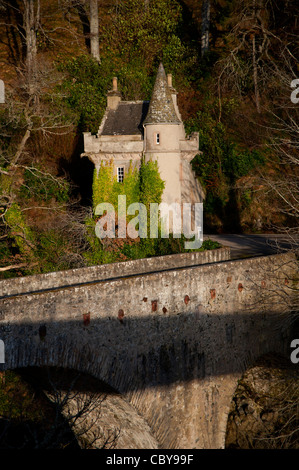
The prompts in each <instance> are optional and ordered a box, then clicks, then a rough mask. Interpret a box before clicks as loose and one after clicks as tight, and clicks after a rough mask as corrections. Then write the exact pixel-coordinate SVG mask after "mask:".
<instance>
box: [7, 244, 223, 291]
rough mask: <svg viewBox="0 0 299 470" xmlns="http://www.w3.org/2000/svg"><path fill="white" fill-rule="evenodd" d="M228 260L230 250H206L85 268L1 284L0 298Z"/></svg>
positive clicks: (9, 280)
mask: <svg viewBox="0 0 299 470" xmlns="http://www.w3.org/2000/svg"><path fill="white" fill-rule="evenodd" d="M229 259H230V248H229V247H223V248H218V249H216V250H206V251H201V252H200V251H198V252H191V253H178V254H175V255H166V256H155V257H152V258H144V259H136V260H131V261H123V262H119V263H110V264H102V265H97V266H90V267H87V268H77V269H69V270H67V271H57V272H51V273H47V274H37V275H33V276H26V277H20V278H13V279H11V278H10V279H5V280H2V281H0V298H1V297H4V296H10V295H18V294H23V293H30V292H36V291H42V290H48V289H57V288H60V287H65V286H76V285H83V284H88V283H92V282H96V281H100V280H103V279H106V280H108V279H115V278H120V277H124V276H132V275H136V274H144V273H151V272H152V273H153V272H158V271H164V270H169V269H178V268H182V267H188V266H199V265H202V264H209V263H216V262H220V261H227V260H229Z"/></svg>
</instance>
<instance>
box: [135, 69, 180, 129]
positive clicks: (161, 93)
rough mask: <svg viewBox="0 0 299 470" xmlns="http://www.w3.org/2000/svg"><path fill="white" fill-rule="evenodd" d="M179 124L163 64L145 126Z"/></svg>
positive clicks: (158, 74) (159, 71)
mask: <svg viewBox="0 0 299 470" xmlns="http://www.w3.org/2000/svg"><path fill="white" fill-rule="evenodd" d="M159 123H165V124H166V123H171V124H179V123H180V120H179V118H178V116H177V114H176V112H175V108H174V104H173V101H172V97H171V92H170V89H169V87H168V84H167V79H166V74H165V70H164V67H163V64H162V62H161V63H160V65H159V69H158V73H157V77H156V81H155V85H154V89H153V94H152V99H151V101H150V105H149V110H148V113H147V116H146V118H145V120H144V122H143V124H159Z"/></svg>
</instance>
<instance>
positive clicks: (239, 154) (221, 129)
mask: <svg viewBox="0 0 299 470" xmlns="http://www.w3.org/2000/svg"><path fill="white" fill-rule="evenodd" d="M231 109H233V108H231ZM188 127H189V130H190V131H191V130H192V131H198V132H199V150H201V152H202V153H201V154H199V155H197V156H196V157H195V159H194V160H193V162H192V164H193V168H194V170H195V171H196V174H197V176H198V177H199V179H200V182H201V184H202V186H203V187H204V188H205V189H206V192H207V194H206V200H205V210H206V211H208V212H213V210H215V208H216V206H217V205H218V206H219V205H220V206H222V207H224V206H225V205H226V203H227V202H228V200H229V191H230V188H231V186H232V185H233V184H234V182H235V181H236V180H237V179H238V178H240V177H243V176H246V175H248V174H249V173H250V171H252V170H253V169H254V168H256V167H257V166H259V165H263V164H264V162H265V157H264V155H263V154H262V153H261V152H259V151H257V150H251V151H250V150H249V149H243V148H240V146H239V145H238V144H237V143H236V142H235V141H233V140H232V139H231V138H230V137H229V136H228V135H227V130H226V128H225V126H224V124H223V123H221V122H217V121H216V120H215V119H214V118H213V117H212V115H211V114H210V113H208V112H200V113H198V114H197V117H196V118H193V119H191V120H190V121H189V123H188Z"/></svg>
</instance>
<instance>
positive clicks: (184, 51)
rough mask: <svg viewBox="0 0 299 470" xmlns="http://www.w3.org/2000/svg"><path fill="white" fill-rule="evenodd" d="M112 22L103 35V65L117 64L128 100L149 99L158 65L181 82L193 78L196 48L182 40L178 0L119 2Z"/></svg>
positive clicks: (115, 66)
mask: <svg viewBox="0 0 299 470" xmlns="http://www.w3.org/2000/svg"><path fill="white" fill-rule="evenodd" d="M110 15H111V20H112V21H111V23H110V24H109V25H107V26H106V27H103V28H102V30H101V32H100V42H101V43H102V44H105V47H104V48H103V52H102V58H103V63H104V62H105V61H106V60H107V61H109V62H110V63H113V64H114V73H116V74H117V76H118V78H119V83H120V86H121V91H122V93H123V96H124V98H125V99H142V98H143V99H144V98H145V97H147V98H150V92H151V88H152V85H153V80H154V78H155V74H156V70H157V67H158V64H159V62H160V61H161V60H162V61H163V63H164V66H165V68H166V69H168V70H170V71H171V72H172V73H175V74H176V80H177V82H180V83H184V84H186V83H188V82H189V80H190V79H191V78H192V75H193V73H194V69H195V67H194V66H195V63H196V59H197V49H196V48H195V47H194V48H193V46H192V45H191V44H188V45H187V44H186V42H184V41H183V39H182V38H183V30H182V28H183V10H182V7H181V5H180V2H179V1H177V0H151V1H150V2H149V5H148V8H145V5H144V1H143V0H128V1H126V2H121V3H119V4H118V5H117V6H116V7H115V8H113V9H112V10H111V12H110Z"/></svg>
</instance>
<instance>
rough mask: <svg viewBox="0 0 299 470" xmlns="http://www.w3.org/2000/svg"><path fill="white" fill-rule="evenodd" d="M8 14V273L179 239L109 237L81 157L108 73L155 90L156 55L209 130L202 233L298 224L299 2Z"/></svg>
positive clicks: (228, 0)
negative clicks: (106, 241)
mask: <svg viewBox="0 0 299 470" xmlns="http://www.w3.org/2000/svg"><path fill="white" fill-rule="evenodd" d="M0 13H1V20H0V65H1V68H0V78H1V79H2V80H3V81H4V82H5V88H6V89H5V92H6V101H5V103H4V104H0V215H1V218H0V254H1V260H2V261H1V266H2V268H0V269H1V273H0V274H1V276H4V277H9V276H16V275H26V274H31V273H39V272H47V271H53V270H58V269H67V268H70V267H80V266H85V265H89V264H94V263H99V262H108V261H115V260H121V259H129V258H134V257H140V256H144V255H146V256H147V255H149V254H150V255H152V254H164V253H169V252H173V251H178V250H180V249H181V246H182V245H181V244H180V243H178V241H177V240H175V241H174V240H170V241H167V242H166V241H165V240H164V241H162V242H161V243H159V244H156V245H154V246H153V245H151V246H146V247H145V246H143V247H141V245H140V246H139V248H136V246H134V247H132V245H130V243H124V244H122V245H121V246H118V245H117V244H116V246H113V247H111V246H109V245H106V246H103V245H102V244H101V242H100V241H99V240H98V239H96V238H95V236H94V230H93V229H94V226H93V222H94V221H93V213H92V192H91V188H92V177H93V165H92V164H91V163H90V162H89V161H88V160H87V158H80V154H81V153H82V151H83V147H82V143H83V139H82V132H84V131H91V132H96V131H97V129H98V126H99V124H100V122H101V118H102V116H103V113H104V110H105V106H106V93H107V91H108V90H109V89H111V84H112V77H113V76H117V77H118V81H119V87H120V90H121V92H122V96H123V99H126V100H136V99H150V96H151V90H152V87H153V83H154V80H155V76H156V72H157V68H158V65H159V62H160V61H163V64H164V67H165V70H166V72H167V73H172V74H173V78H174V85H175V87H176V89H177V91H178V92H179V95H178V102H179V107H180V110H181V114H182V117H183V120H184V123H185V128H186V131H187V132H188V133H190V132H191V131H198V132H199V137H200V145H199V150H200V151H201V153H200V154H199V155H198V156H197V157H195V159H194V160H193V168H194V170H195V171H196V174H197V176H198V178H199V180H200V182H201V184H202V186H203V188H204V191H205V194H206V198H205V203H204V224H205V226H204V231H205V232H209V233H211V232H219V233H221V232H234V233H236V232H260V231H282V230H285V229H287V230H288V231H290V232H291V233H293V232H296V231H298V223H297V217H298V212H299V204H298V198H299V179H298V178H299V157H298V122H299V121H298V110H299V104H298V103H296V101H298V99H297V96H298V98H299V92H298V94H297V93H296V87H297V88H298V87H299V85H298V84H296V82H293V88H292V86H291V84H292V81H293V80H295V79H296V78H297V77H298V76H299V69H298V68H299V65H298V64H299V62H298V24H299V19H298V8H296V2H295V0H281V1H279V0H243V1H241V2H240V1H237V0H203V1H202V0H197V1H194V0H185V1H179V0H126V1H124V0H12V1H6V0H0ZM291 93H293V94H292V96H293V100H291ZM174 242H176V243H174Z"/></svg>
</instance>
